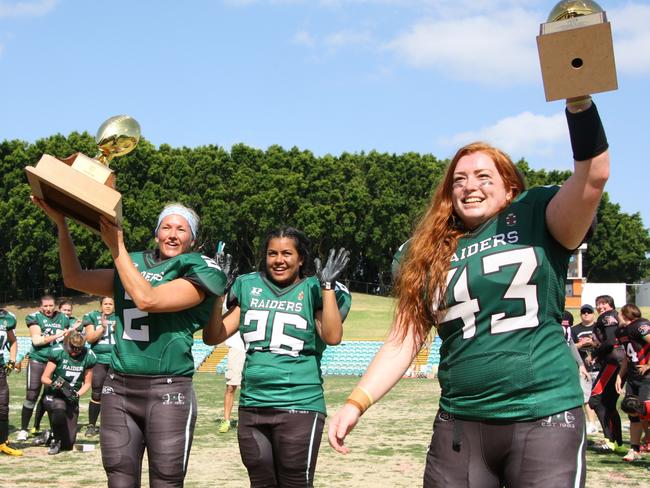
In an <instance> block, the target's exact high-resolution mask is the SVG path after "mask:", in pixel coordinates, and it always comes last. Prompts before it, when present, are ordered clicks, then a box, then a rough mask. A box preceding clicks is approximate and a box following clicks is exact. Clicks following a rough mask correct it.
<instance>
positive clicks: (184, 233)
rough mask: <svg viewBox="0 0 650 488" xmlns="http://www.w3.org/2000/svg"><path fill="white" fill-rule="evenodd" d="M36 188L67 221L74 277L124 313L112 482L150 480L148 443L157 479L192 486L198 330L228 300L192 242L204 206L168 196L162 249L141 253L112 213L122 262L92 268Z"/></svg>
mask: <svg viewBox="0 0 650 488" xmlns="http://www.w3.org/2000/svg"><path fill="white" fill-rule="evenodd" d="M32 198H33V200H34V202H35V203H36V204H37V205H38V206H39V207H40V208H42V209H43V210H44V211H45V212H46V214H47V215H48V216H49V217H50V218H51V219H52V220H53V221H54V223H55V224H56V225H57V228H58V238H59V256H60V259H61V269H62V271H63V278H64V281H65V284H66V286H67V287H69V288H73V289H76V290H80V291H84V292H86V293H92V294H94V295H98V296H110V297H113V299H114V300H115V310H116V315H117V317H118V319H119V320H118V321H117V322H116V330H115V346H114V348H113V352H112V355H111V369H110V370H109V372H108V375H107V377H106V379H105V381H104V386H103V390H102V409H101V425H102V428H101V432H100V443H101V448H102V461H103V464H104V469H105V470H106V474H107V476H108V486H109V487H118V486H119V487H122V486H133V487H136V486H140V478H141V467H142V458H143V455H144V450H145V449H147V455H148V459H149V484H150V486H151V487H161V486H182V484H183V480H184V478H185V472H186V470H187V462H188V459H189V453H190V448H191V445H192V437H193V433H194V424H195V421H196V398H195V395H194V389H193V387H192V374H193V373H194V362H193V359H192V352H191V347H192V344H193V334H194V333H195V332H196V331H197V330H199V329H201V328H203V327H204V326H205V325H206V324H208V322H209V317H210V311H211V309H212V306H213V303H214V302H217V306H221V305H220V304H221V298H220V296H221V295H223V293H224V286H225V282H226V277H225V275H224V274H223V272H222V271H221V270H220V269H219V267H218V265H217V264H216V263H215V262H214V261H213V260H212V259H210V258H208V257H205V256H201V255H200V254H197V253H192V252H190V249H191V247H192V246H193V244H194V241H195V239H196V236H197V232H198V224H199V222H198V216H197V215H196V213H194V211H193V210H191V209H189V208H187V207H185V206H183V205H180V204H170V205H167V206H166V207H165V208H164V209H163V211H162V212H161V213H160V215H159V216H158V224H157V226H156V229H155V232H154V235H155V237H156V242H157V244H158V247H157V249H156V250H155V251H146V252H137V253H132V254H129V252H128V251H127V250H126V247H125V245H124V238H123V235H122V229H121V228H120V227H118V226H116V225H114V224H112V223H111V222H109V221H108V220H107V219H104V218H102V219H101V221H100V231H101V236H102V239H103V241H104V242H105V244H106V245H107V246H108V248H109V250H110V252H111V255H112V256H113V261H114V264H115V268H114V269H98V270H83V269H82V268H81V266H80V264H79V260H78V258H77V255H76V252H75V249H74V244H73V242H72V238H71V236H70V232H69V230H68V227H67V224H66V220H65V217H64V216H63V215H62V214H61V213H60V212H58V211H56V210H54V209H52V208H51V207H50V206H48V205H47V204H46V203H45V202H43V201H42V200H40V199H38V198H35V197H32ZM215 297H219V298H215ZM206 333H208V334H210V333H211V332H210V331H209V330H208V331H206V330H205V329H204V335H205V334H206Z"/></svg>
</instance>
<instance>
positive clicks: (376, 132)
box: [0, 0, 650, 238]
mask: <svg viewBox="0 0 650 488" xmlns="http://www.w3.org/2000/svg"><path fill="white" fill-rule="evenodd" d="M554 4H555V1H546V0H302V1H301V0H213V1H207V0H194V1H191V0H186V1H178V0H176V1H168V0H157V1H154V0H140V1H136V0H130V1H122V0H113V1H111V2H99V1H90V0H83V1H82V0H22V1H5V0H0V140H3V139H22V140H27V141H30V142H33V141H35V140H36V139H39V138H42V137H47V136H49V135H52V134H55V133H62V134H66V135H67V134H68V133H70V132H72V131H75V130H76V131H83V130H87V131H88V132H90V133H93V134H94V133H95V131H96V129H97V128H98V127H99V125H100V124H101V122H103V120H105V119H106V118H108V117H109V116H112V115H116V114H120V113H128V114H130V115H132V116H134V117H135V118H136V119H137V120H138V121H139V122H140V124H141V126H142V131H143V135H144V136H145V137H146V138H147V139H149V140H150V141H151V142H153V143H154V144H156V145H158V144H162V143H167V144H170V145H172V146H189V147H195V146H199V145H204V144H218V145H221V146H225V147H226V148H229V147H230V146H231V145H232V144H234V143H238V142H243V143H245V144H248V145H250V146H254V147H258V148H261V149H265V148H266V147H268V146H269V145H271V144H280V145H282V146H284V147H287V148H289V147H292V146H298V147H299V148H302V149H308V150H311V151H313V152H314V153H315V154H317V155H323V154H326V153H331V154H340V153H341V152H343V151H349V152H360V151H370V150H373V149H376V150H378V151H382V152H383V151H386V152H396V153H402V152H407V151H417V152H421V153H425V152H426V153H432V154H434V155H435V156H436V157H438V158H446V157H450V156H451V155H453V153H454V152H455V149H456V148H457V147H458V146H460V145H462V144H464V143H466V142H469V141H472V140H476V139H482V140H487V141H489V142H491V143H493V144H496V145H498V146H499V147H501V148H503V149H505V150H506V151H507V152H509V153H510V155H511V156H512V157H513V159H515V160H516V159H519V158H520V157H525V158H526V159H527V160H528V162H529V163H530V164H531V166H532V167H534V168H536V169H541V168H545V169H554V168H559V169H569V168H571V167H572V164H573V162H572V158H571V151H570V147H569V142H568V135H567V130H566V123H565V120H564V115H563V103H562V102H551V103H547V102H546V101H545V98H544V92H543V86H542V80H541V74H540V69H539V62H538V56H537V48H536V44H535V37H536V34H537V32H538V29H539V24H540V23H541V22H543V21H545V19H546V17H547V15H548V13H549V12H550V10H551V8H552V7H553V5H554ZM600 4H601V5H602V6H603V8H605V10H607V13H608V17H609V20H610V21H611V22H612V30H613V36H614V49H615V53H616V64H617V71H618V83H619V89H618V90H617V91H613V92H608V93H602V94H598V95H595V97H594V98H595V99H596V101H597V103H598V107H599V109H600V112H601V116H602V118H603V120H604V123H605V127H606V129H607V134H608V138H609V141H610V146H611V155H612V176H611V179H610V181H609V183H608V187H607V191H608V192H609V193H610V196H611V198H612V200H613V201H614V202H617V203H620V204H621V206H622V210H623V211H624V212H628V213H633V212H641V215H642V217H643V221H644V224H645V226H647V227H648V226H650V206H648V205H647V204H646V203H645V192H646V191H648V190H647V185H648V183H649V182H650V177H649V175H650V169H649V168H648V166H649V165H650V162H649V161H648V155H647V150H646V148H645V146H643V144H644V143H645V142H647V141H648V139H649V138H650V133H649V131H648V128H649V126H650V124H648V122H647V121H646V120H645V116H644V115H643V114H646V115H647V114H649V113H650V110H649V109H650V103H649V102H648V97H649V96H650V94H649V93H648V89H647V87H648V86H649V81H650V80H649V78H650V3H649V2H648V1H647V0H643V1H641V0H634V1H627V0H602V1H600ZM644 141H645V142H644ZM622 238H624V236H622Z"/></svg>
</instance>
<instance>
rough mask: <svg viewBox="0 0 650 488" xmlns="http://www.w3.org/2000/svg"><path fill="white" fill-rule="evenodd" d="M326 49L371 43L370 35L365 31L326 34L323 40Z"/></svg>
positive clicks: (347, 30) (343, 31) (342, 31)
mask: <svg viewBox="0 0 650 488" xmlns="http://www.w3.org/2000/svg"><path fill="white" fill-rule="evenodd" d="M324 42H325V44H326V45H327V46H328V47H333V48H338V47H345V46H350V45H363V44H369V43H371V42H372V35H371V34H370V33H369V32H367V31H354V30H349V29H346V30H341V31H338V32H333V33H331V34H328V35H327V36H326V37H325V39H324Z"/></svg>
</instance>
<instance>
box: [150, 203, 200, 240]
mask: <svg viewBox="0 0 650 488" xmlns="http://www.w3.org/2000/svg"><path fill="white" fill-rule="evenodd" d="M169 215H180V216H181V217H183V218H184V219H185V220H187V223H188V224H189V225H190V229H192V240H193V241H194V240H196V235H197V233H198V231H199V220H198V219H197V218H196V216H195V215H194V213H193V212H191V211H190V210H189V209H188V208H187V207H183V206H182V205H169V206H168V207H165V208H163V210H162V212H160V215H158V224H156V230H155V231H154V235H156V236H158V229H160V224H161V223H162V221H163V219H164V218H165V217H167V216H169Z"/></svg>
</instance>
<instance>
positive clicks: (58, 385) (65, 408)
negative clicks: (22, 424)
mask: <svg viewBox="0 0 650 488" xmlns="http://www.w3.org/2000/svg"><path fill="white" fill-rule="evenodd" d="M85 343H86V340H85V339H84V336H83V335H81V333H80V332H77V331H74V332H72V333H71V334H70V335H69V337H68V338H67V339H66V340H65V341H64V343H63V344H60V345H57V346H55V347H52V349H51V350H50V351H49V354H48V362H47V366H46V367H45V371H43V376H42V377H41V381H42V382H43V385H45V397H44V400H43V404H44V405H45V410H46V411H47V413H48V415H49V417H50V425H51V426H52V434H53V440H52V444H51V445H50V449H49V451H48V454H58V453H59V452H60V451H70V450H72V447H73V446H74V443H75V441H76V440H77V418H78V417H79V397H80V396H82V395H83V394H84V393H86V392H87V391H88V390H89V389H90V387H91V384H92V376H93V366H95V364H96V363H97V357H96V356H95V353H94V352H92V351H91V350H90V349H86V347H85Z"/></svg>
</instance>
